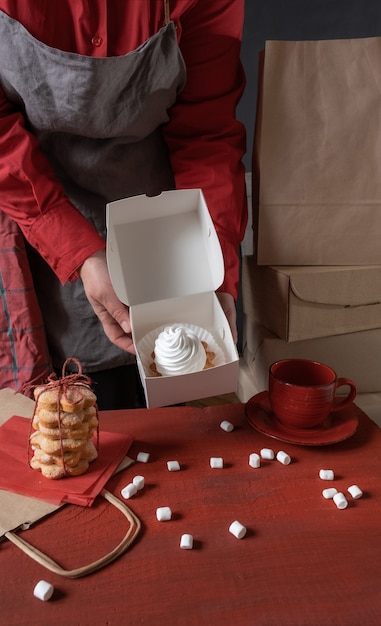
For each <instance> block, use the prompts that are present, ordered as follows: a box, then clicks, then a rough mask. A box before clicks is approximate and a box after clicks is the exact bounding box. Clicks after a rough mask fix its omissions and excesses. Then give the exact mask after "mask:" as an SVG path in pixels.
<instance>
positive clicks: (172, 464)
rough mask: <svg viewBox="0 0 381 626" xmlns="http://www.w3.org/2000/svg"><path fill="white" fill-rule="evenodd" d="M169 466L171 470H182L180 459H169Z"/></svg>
mask: <svg viewBox="0 0 381 626" xmlns="http://www.w3.org/2000/svg"><path fill="white" fill-rule="evenodd" d="M167 468H168V470H169V471H170V472H178V471H179V470H180V463H179V462H178V461H167Z"/></svg>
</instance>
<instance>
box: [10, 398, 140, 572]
mask: <svg viewBox="0 0 381 626" xmlns="http://www.w3.org/2000/svg"><path fill="white" fill-rule="evenodd" d="M33 409H34V402H33V401H32V400H30V399H29V398H27V397H26V396H23V395H22V394H15V392H14V391H13V390H12V389H8V388H6V389H1V390H0V426H1V425H3V424H6V423H7V424H8V423H11V422H12V421H15V420H16V421H17V420H18V421H20V420H22V419H23V418H29V419H30V418H31V417H32V415H33ZM15 416H16V417H15ZM25 421H26V422H27V419H26V420H25ZM24 430H25V429H24ZM25 432H26V433H27V432H28V431H27V430H26V431H25ZM127 445H128V447H129V444H128V442H127ZM10 447H11V446H10ZM132 463H133V460H132V459H130V458H129V457H128V456H125V457H124V458H123V459H122V461H121V462H120V464H119V465H118V467H117V468H116V469H115V472H118V471H121V470H122V469H125V468H127V467H129V466H130V465H131V464H132ZM52 482H59V481H52ZM61 482H64V481H61ZM99 494H100V495H101V496H103V497H104V498H105V499H106V500H107V502H109V503H110V505H112V506H114V507H116V508H117V509H118V510H119V511H120V512H121V513H122V514H123V515H124V517H125V518H126V519H127V521H128V528H127V532H126V534H125V536H124V537H123V539H122V540H121V541H120V543H119V544H118V545H117V546H116V547H115V548H114V549H113V550H111V551H110V552H109V553H108V554H106V555H104V556H103V557H101V558H100V559H98V560H97V561H94V562H92V563H89V564H86V565H84V566H82V567H78V568H76V569H73V570H65V569H63V568H62V567H61V566H60V565H59V564H58V563H56V562H55V561H54V560H53V559H51V558H50V557H49V556H47V555H46V554H44V553H43V552H41V551H40V550H38V549H37V548H35V547H34V546H32V545H31V544H29V543H28V542H27V541H26V540H25V539H23V538H22V537H21V536H19V535H18V534H16V532H14V531H16V530H27V529H28V528H29V527H30V526H31V525H32V524H33V523H35V522H37V521H39V520H41V519H42V518H44V517H46V516H47V515H50V514H51V513H54V512H55V511H57V510H58V509H59V508H60V507H61V506H64V505H63V504H60V505H56V504H54V503H51V502H48V501H44V500H41V499H39V498H36V497H28V496H26V495H24V494H20V493H16V492H12V491H8V490H5V489H0V541H1V540H2V539H3V540H4V539H8V540H9V541H11V542H12V543H14V544H15V545H16V546H17V547H18V548H20V549H21V550H22V551H23V552H25V553H26V554H28V556H30V557H31V558H32V559H34V560H35V561H37V562H38V563H40V565H43V566H44V567H45V568H47V569H48V570H50V571H52V572H54V573H56V574H59V575H61V576H65V577H67V578H80V577H82V576H86V575H87V574H90V573H92V572H94V571H97V570H99V569H101V568H102V567H105V566H106V565H108V563H111V561H113V560H114V559H116V558H117V557H119V556H120V555H121V554H123V553H124V552H125V551H126V550H127V548H129V547H130V545H131V544H132V543H133V542H134V540H135V538H136V537H137V535H138V534H139V532H140V527H141V524H140V520H139V519H138V518H137V516H136V515H135V514H134V513H133V511H131V509H130V508H129V507H127V506H126V505H125V504H124V503H122V502H121V501H120V500H119V499H118V498H116V497H115V496H114V495H113V494H112V493H110V492H109V491H107V489H106V488H104V487H103V488H102V489H99Z"/></svg>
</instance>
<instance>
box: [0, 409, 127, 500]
mask: <svg viewBox="0 0 381 626" xmlns="http://www.w3.org/2000/svg"><path fill="white" fill-rule="evenodd" d="M29 434H30V420H29V419H27V418H25V417H18V416H13V417H11V418H10V419H9V420H8V421H6V422H5V424H3V425H2V426H1V427H0V489H5V490H6V491H12V492H14V493H18V494H21V495H24V496H29V497H32V498H38V499H39V500H44V501H45V502H50V503H52V504H56V505H60V504H64V503H68V502H70V503H71V504H79V505H82V506H91V505H92V504H93V502H94V500H95V498H96V496H97V495H98V494H99V493H100V492H101V491H102V489H103V487H104V486H105V484H106V482H107V481H108V480H109V478H110V477H111V476H112V474H113V473H114V471H115V470H116V468H117V467H118V465H119V463H120V462H121V461H122V459H123V457H125V456H126V454H127V452H128V450H129V448H130V447H131V444H132V442H133V437H131V436H130V435H125V434H122V433H111V432H107V431H104V430H102V429H100V432H99V448H98V458H97V459H95V461H93V462H92V463H90V466H89V469H88V470H87V472H86V473H85V474H83V475H82V476H72V477H65V478H62V479H60V480H50V479H49V478H45V477H44V476H42V474H41V472H39V471H38V470H34V469H32V468H31V467H30V466H29V460H28V441H29Z"/></svg>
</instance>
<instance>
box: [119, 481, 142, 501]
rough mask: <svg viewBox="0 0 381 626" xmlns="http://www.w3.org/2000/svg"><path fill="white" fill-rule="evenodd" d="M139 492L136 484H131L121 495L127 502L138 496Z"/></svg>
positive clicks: (124, 488)
mask: <svg viewBox="0 0 381 626" xmlns="http://www.w3.org/2000/svg"><path fill="white" fill-rule="evenodd" d="M137 490H138V488H137V487H136V485H134V483H129V484H128V485H126V486H125V487H123V489H122V491H121V492H120V493H121V494H122V496H123V498H124V499H125V500H128V499H129V498H132V496H134V495H135V494H136V492H137Z"/></svg>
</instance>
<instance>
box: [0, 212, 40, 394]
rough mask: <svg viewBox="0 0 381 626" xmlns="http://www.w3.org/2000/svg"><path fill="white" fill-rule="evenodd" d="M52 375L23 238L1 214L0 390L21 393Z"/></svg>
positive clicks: (3, 214) (1, 213)
mask: <svg viewBox="0 0 381 626" xmlns="http://www.w3.org/2000/svg"><path fill="white" fill-rule="evenodd" d="M50 371H51V366H50V359H49V354H48V348H47V343H46V338H45V332H44V327H43V321H42V317H41V312H40V309H39V305H38V302H37V298H36V295H35V292H34V287H33V279H32V276H31V273H30V269H29V264H28V258H27V254H26V250H25V244H24V238H23V235H22V233H21V231H20V229H19V227H18V226H17V224H16V223H15V222H13V221H12V220H11V219H10V218H9V217H8V216H7V215H6V214H5V213H3V211H1V210H0V389H2V388H4V387H10V388H11V389H15V390H19V389H20V388H21V387H22V386H23V385H25V384H28V383H31V382H32V381H33V382H34V383H35V382H36V383H37V382H41V381H43V380H44V379H45V378H46V375H47V374H48V373H49V372H50Z"/></svg>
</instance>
